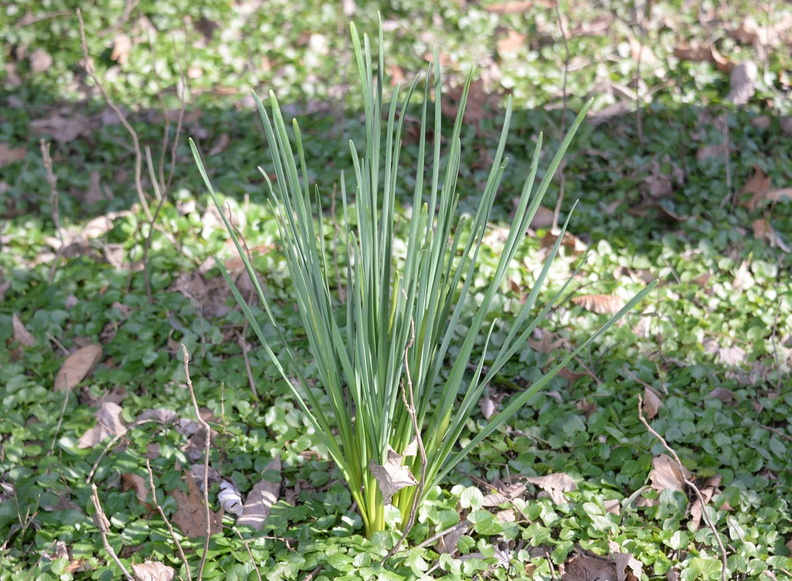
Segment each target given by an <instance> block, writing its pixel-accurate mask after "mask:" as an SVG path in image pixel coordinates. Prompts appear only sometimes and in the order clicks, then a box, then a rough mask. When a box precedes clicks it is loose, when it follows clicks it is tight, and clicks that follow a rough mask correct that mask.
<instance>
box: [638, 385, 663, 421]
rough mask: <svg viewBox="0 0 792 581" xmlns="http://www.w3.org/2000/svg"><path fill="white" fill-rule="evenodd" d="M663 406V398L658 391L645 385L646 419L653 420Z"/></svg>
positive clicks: (644, 404) (644, 410)
mask: <svg viewBox="0 0 792 581" xmlns="http://www.w3.org/2000/svg"><path fill="white" fill-rule="evenodd" d="M662 406H663V400H662V399H660V396H659V395H658V394H657V392H656V391H655V390H653V389H652V388H650V387H644V397H643V413H644V415H645V416H646V419H648V420H651V419H652V418H653V417H655V416H656V415H657V412H658V410H659V409H660V408H661V407H662Z"/></svg>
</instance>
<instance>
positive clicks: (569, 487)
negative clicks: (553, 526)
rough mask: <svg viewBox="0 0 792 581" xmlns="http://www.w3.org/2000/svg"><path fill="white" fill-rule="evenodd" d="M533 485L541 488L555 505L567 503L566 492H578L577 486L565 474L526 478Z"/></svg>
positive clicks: (555, 473)
mask: <svg viewBox="0 0 792 581" xmlns="http://www.w3.org/2000/svg"><path fill="white" fill-rule="evenodd" d="M526 480H527V481H528V482H530V483H531V484H535V485H537V486H538V487H540V488H541V489H542V490H543V491H544V492H545V493H546V494H547V496H549V497H550V500H552V501H553V503H554V504H564V503H566V501H567V500H566V496H564V493H565V492H571V491H573V490H577V484H576V483H575V481H574V480H572V478H570V477H569V476H568V475H566V474H564V473H563V472H554V473H553V474H548V475H547V476H537V477H535V478H526Z"/></svg>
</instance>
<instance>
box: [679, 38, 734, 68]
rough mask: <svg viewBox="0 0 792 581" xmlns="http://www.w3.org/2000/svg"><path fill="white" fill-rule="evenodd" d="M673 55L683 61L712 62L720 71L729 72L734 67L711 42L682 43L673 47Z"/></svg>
mask: <svg viewBox="0 0 792 581" xmlns="http://www.w3.org/2000/svg"><path fill="white" fill-rule="evenodd" d="M674 56H675V57H677V58H678V59H679V60H683V61H692V62H696V63H703V62H708V63H712V64H713V65H715V68H717V69H718V70H719V71H720V72H722V73H729V72H731V70H732V68H733V67H734V64H733V63H732V62H730V61H729V59H728V58H726V57H725V56H723V55H722V54H721V53H719V52H718V50H717V49H716V48H715V46H713V45H711V44H710V45H700V44H698V43H696V42H694V43H693V44H692V45H686V44H682V45H679V46H676V47H674Z"/></svg>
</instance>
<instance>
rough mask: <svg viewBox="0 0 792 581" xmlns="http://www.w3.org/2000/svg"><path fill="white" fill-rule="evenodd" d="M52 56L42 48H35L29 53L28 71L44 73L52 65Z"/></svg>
mask: <svg viewBox="0 0 792 581" xmlns="http://www.w3.org/2000/svg"><path fill="white" fill-rule="evenodd" d="M52 63H53V59H52V56H51V55H50V54H49V53H48V52H47V51H46V50H44V49H43V48H37V49H36V50H34V51H33V52H32V53H31V54H30V72H32V73H44V72H46V71H48V70H49V68H50V67H51V66H52Z"/></svg>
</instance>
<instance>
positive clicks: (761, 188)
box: [740, 165, 771, 210]
mask: <svg viewBox="0 0 792 581" xmlns="http://www.w3.org/2000/svg"><path fill="white" fill-rule="evenodd" d="M770 184H771V180H770V177H769V176H768V175H767V174H766V173H765V172H764V170H762V168H761V167H759V166H758V165H757V166H754V173H753V175H752V176H751V177H750V178H749V179H748V181H747V182H745V184H744V185H743V187H742V188H740V196H744V195H746V194H751V199H749V200H748V201H747V202H745V203H743V204H742V205H743V206H745V207H746V208H748V209H749V210H754V209H755V208H756V207H757V206H758V205H759V204H760V203H761V202H762V200H763V199H764V195H765V194H766V193H767V192H768V191H770Z"/></svg>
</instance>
